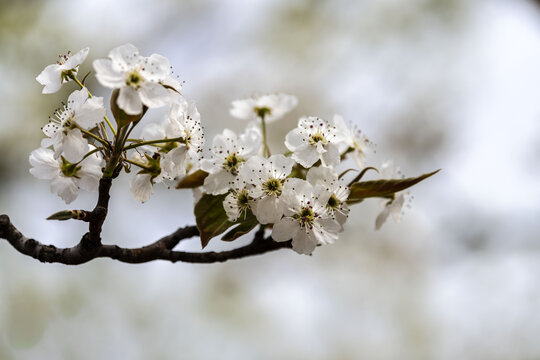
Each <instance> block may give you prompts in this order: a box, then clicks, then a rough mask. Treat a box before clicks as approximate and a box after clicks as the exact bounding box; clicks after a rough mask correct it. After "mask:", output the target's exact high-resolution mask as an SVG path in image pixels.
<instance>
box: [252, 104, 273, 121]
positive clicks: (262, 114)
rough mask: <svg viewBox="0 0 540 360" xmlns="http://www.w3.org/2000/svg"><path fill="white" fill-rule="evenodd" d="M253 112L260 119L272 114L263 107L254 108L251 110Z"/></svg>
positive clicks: (268, 109) (270, 110)
mask: <svg viewBox="0 0 540 360" xmlns="http://www.w3.org/2000/svg"><path fill="white" fill-rule="evenodd" d="M253 111H255V114H257V116H258V117H260V118H261V119H262V118H264V117H265V116H266V115H270V114H271V113H272V109H270V108H268V107H266V106H263V107H258V106H255V107H254V108H253Z"/></svg>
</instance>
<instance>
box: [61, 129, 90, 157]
mask: <svg viewBox="0 0 540 360" xmlns="http://www.w3.org/2000/svg"><path fill="white" fill-rule="evenodd" d="M87 152H88V141H87V140H86V139H84V138H83V136H82V133H81V131H80V130H79V129H73V130H70V131H68V133H67V135H66V136H64V141H63V153H64V157H65V158H66V160H67V161H69V162H70V163H76V162H77V161H79V160H81V159H82V157H83V156H84V155H85V154H86V153H87Z"/></svg>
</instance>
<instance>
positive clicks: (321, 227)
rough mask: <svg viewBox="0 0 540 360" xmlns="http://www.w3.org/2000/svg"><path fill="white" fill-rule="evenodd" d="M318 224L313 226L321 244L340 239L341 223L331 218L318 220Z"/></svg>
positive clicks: (331, 242)
mask: <svg viewBox="0 0 540 360" xmlns="http://www.w3.org/2000/svg"><path fill="white" fill-rule="evenodd" d="M316 223H317V226H314V227H313V234H314V235H315V237H316V238H317V240H318V241H319V243H320V244H333V243H334V242H335V241H336V240H337V239H338V235H337V233H338V231H339V229H340V228H341V227H340V225H339V223H338V222H337V221H335V220H332V219H330V218H326V219H319V220H316Z"/></svg>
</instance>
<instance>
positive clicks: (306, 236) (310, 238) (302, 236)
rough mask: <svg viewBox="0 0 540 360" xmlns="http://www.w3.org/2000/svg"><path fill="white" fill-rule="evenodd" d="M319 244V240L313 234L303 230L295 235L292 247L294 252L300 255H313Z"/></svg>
mask: <svg viewBox="0 0 540 360" xmlns="http://www.w3.org/2000/svg"><path fill="white" fill-rule="evenodd" d="M317 242H318V240H317V238H316V237H315V236H314V235H313V232H310V231H305V230H304V229H301V230H300V231H298V232H297V233H296V234H295V235H294V237H293V241H292V247H293V250H294V251H296V252H297V253H299V254H304V255H311V253H312V252H313V250H315V248H316V247H317Z"/></svg>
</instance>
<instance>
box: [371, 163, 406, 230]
mask: <svg viewBox="0 0 540 360" xmlns="http://www.w3.org/2000/svg"><path fill="white" fill-rule="evenodd" d="M381 178H382V179H396V178H403V174H402V173H401V170H400V169H399V167H396V166H394V162H393V161H392V160H388V161H385V162H384V163H383V164H382V166H381ZM406 202H410V199H409V198H408V193H407V192H405V191H399V192H397V193H395V194H394V197H393V198H391V199H389V200H382V201H381V206H383V210H382V211H381V212H380V213H379V215H377V218H376V219H375V230H379V229H380V228H381V227H382V226H383V224H384V223H385V221H386V219H388V216H389V215H392V218H393V219H394V221H395V222H400V221H401V216H402V211H401V210H402V209H403V205H404V204H405V203H406Z"/></svg>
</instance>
